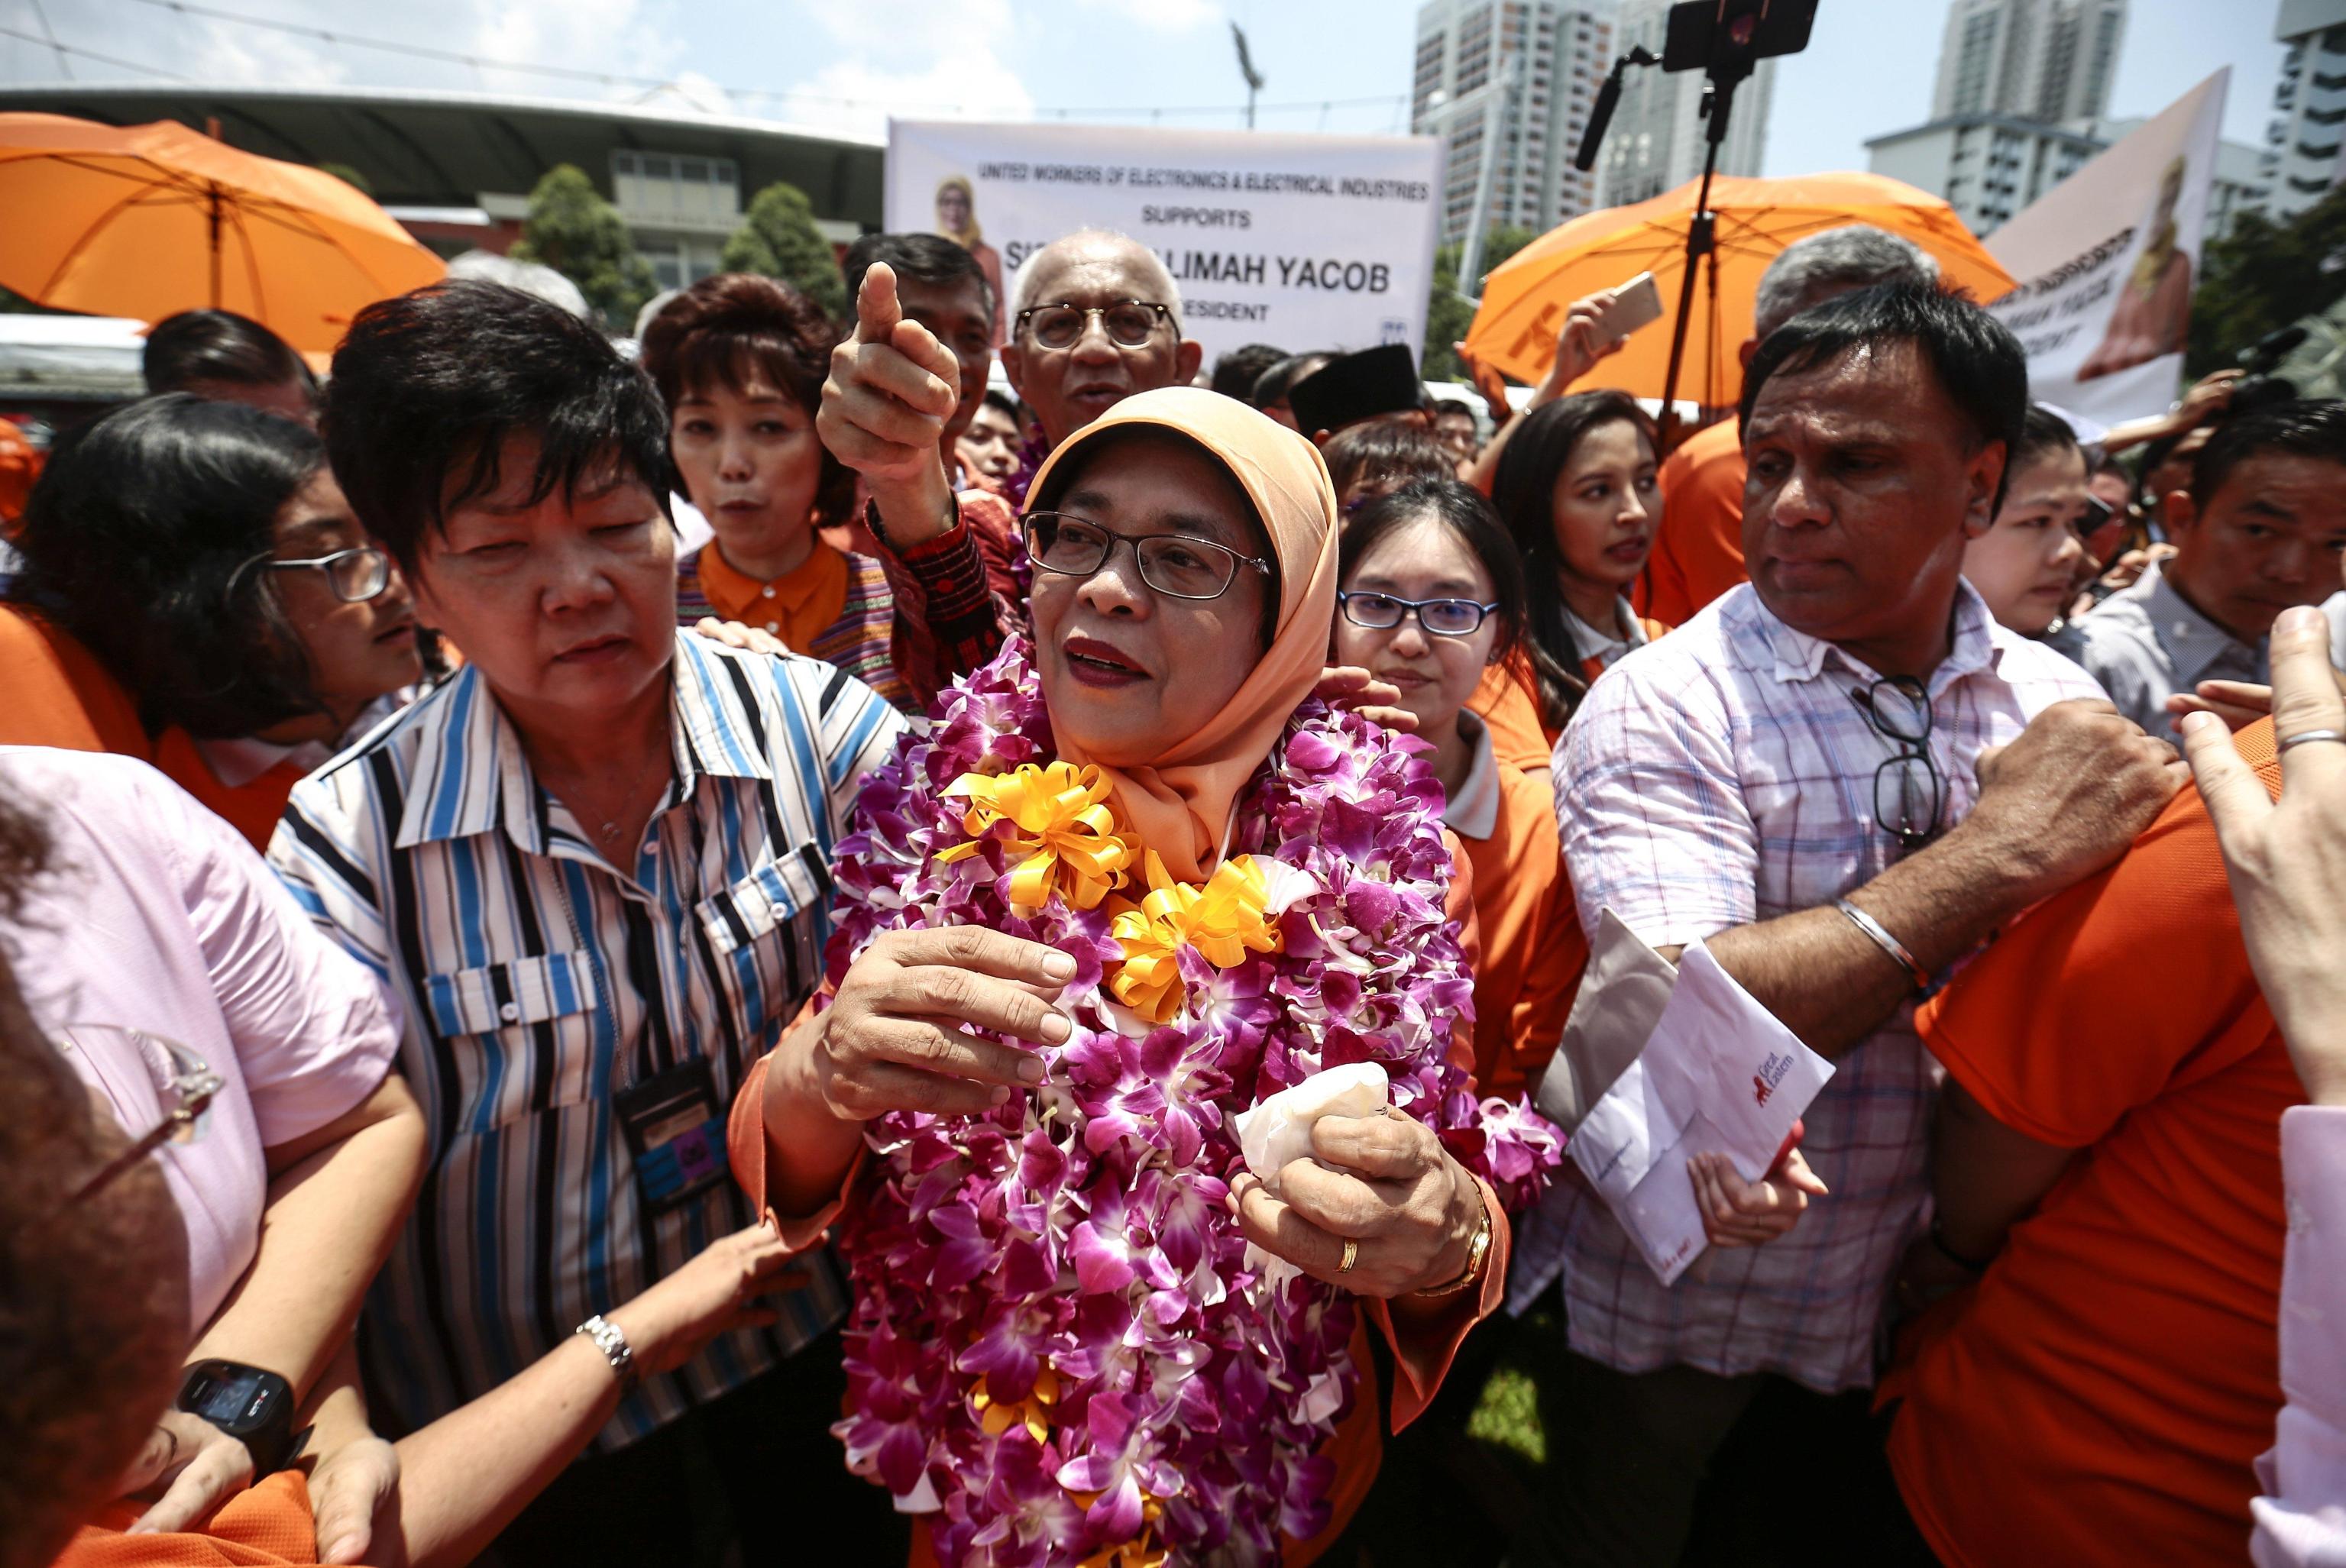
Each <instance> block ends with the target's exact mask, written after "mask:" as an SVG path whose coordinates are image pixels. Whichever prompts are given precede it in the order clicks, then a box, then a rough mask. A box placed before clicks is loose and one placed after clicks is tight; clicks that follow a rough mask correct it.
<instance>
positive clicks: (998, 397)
mask: <svg viewBox="0 0 2346 1568" xmlns="http://www.w3.org/2000/svg"><path fill="white" fill-rule="evenodd" d="M980 401H981V402H984V404H985V406H986V407H988V408H990V409H992V410H993V411H994V412H996V413H998V414H1001V415H1002V416H1003V417H1004V418H1005V419H1007V420H1009V421H1010V423H1012V424H1014V425H1016V426H1018V428H1020V429H1021V430H1024V429H1025V421H1024V420H1022V419H1020V418H1019V417H1018V400H1017V399H1016V398H1015V397H1012V396H1011V395H1010V394H1009V393H1008V392H1004V391H1002V390H1001V389H1000V388H998V387H988V388H986V389H985V396H984V398H983V399H981V400H980Z"/></svg>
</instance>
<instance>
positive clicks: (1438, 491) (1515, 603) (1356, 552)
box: [1336, 479, 1528, 664]
mask: <svg viewBox="0 0 2346 1568" xmlns="http://www.w3.org/2000/svg"><path fill="white" fill-rule="evenodd" d="M1428 517H1430V518H1432V519H1433V520H1434V521H1435V522H1437V523H1440V524H1442V525H1443V527H1444V528H1447V529H1448V530H1450V533H1451V535H1452V537H1454V538H1455V539H1456V540H1457V541H1458V542H1459V543H1460V544H1462V545H1465V546H1466V548H1467V549H1468V550H1469V551H1471V552H1473V554H1474V558H1475V559H1476V560H1477V561H1480V562H1481V563H1482V564H1483V571H1484V574H1485V575H1488V576H1489V577H1490V579H1491V597H1492V598H1493V599H1494V600H1496V601H1497V603H1498V606H1499V607H1498V608H1497V609H1495V610H1494V611H1492V612H1491V619H1492V621H1493V622H1494V623H1495V624H1496V625H1497V626H1498V628H1499V635H1498V640H1497V641H1496V642H1494V643H1493V644H1492V646H1491V660H1492V662H1493V663H1494V664H1495V663H1497V662H1498V661H1500V660H1501V659H1504V658H1505V657H1507V656H1509V655H1510V654H1512V653H1514V652H1515V650H1516V649H1517V648H1519V647H1523V646H1524V643H1525V639H1526V637H1527V636H1528V628H1527V621H1526V616H1527V596H1526V594H1525V587H1524V560H1523V553H1522V552H1521V551H1520V550H1518V549H1516V548H1515V540H1514V538H1512V537H1511V536H1510V535H1508V533H1507V525H1506V524H1504V523H1502V522H1500V521H1499V513H1498V509H1497V508H1496V507H1494V506H1493V505H1492V504H1491V503H1490V502H1489V501H1488V500H1486V499H1485V498H1484V495H1483V493H1482V492H1481V491H1479V490H1477V489H1475V488H1474V486H1473V485H1471V484H1464V483H1462V482H1460V481H1459V480H1456V479H1413V480H1411V481H1410V482H1409V483H1408V484H1404V485H1403V486H1402V487H1401V488H1400V489H1399V490H1396V491H1394V492H1393V493H1392V494H1390V495H1380V496H1378V497H1377V498H1376V499H1375V500H1374V501H1372V502H1370V503H1369V504H1367V505H1366V506H1364V507H1362V509H1361V513H1360V515H1359V516H1357V517H1355V518H1353V519H1352V521H1351V522H1350V523H1347V524H1345V525H1344V532H1343V535H1342V537H1341V539H1339V540H1338V541H1337V552H1338V554H1337V563H1338V571H1337V577H1336V580H1337V581H1338V582H1339V583H1349V582H1350V581H1352V574H1353V573H1354V572H1356V571H1358V570H1360V566H1361V563H1362V562H1363V561H1365V560H1367V559H1368V558H1369V556H1370V555H1372V554H1373V553H1374V552H1375V550H1376V547H1377V546H1378V545H1382V544H1383V543H1384V542H1385V540H1386V539H1388V538H1390V537H1391V536H1392V535H1393V534H1395V533H1397V532H1399V531H1400V530H1401V529H1403V528H1405V527H1407V526H1408V525H1409V524H1413V523H1415V522H1417V521H1419V520H1420V519H1421V518H1428Z"/></svg>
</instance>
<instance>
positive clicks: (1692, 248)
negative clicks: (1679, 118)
mask: <svg viewBox="0 0 2346 1568" xmlns="http://www.w3.org/2000/svg"><path fill="white" fill-rule="evenodd" d="M1745 68H1746V69H1747V70H1748V69H1749V66H1746V67H1745ZM1738 80H1739V76H1714V77H1712V78H1711V84H1710V106H1709V110H1708V113H1707V115H1706V118H1707V119H1708V121H1709V125H1708V127H1707V134H1706V136H1705V137H1704V142H1705V145H1704V148H1703V154H1702V188H1701V189H1700V191H1699V192H1698V194H1697V195H1696V197H1695V200H1694V208H1695V211H1694V220H1693V221H1692V222H1691V223H1689V224H1688V225H1687V243H1686V271H1685V273H1684V274H1683V275H1682V276H1681V277H1680V278H1679V279H1678V320H1677V321H1673V322H1671V323H1670V363H1669V369H1668V371H1666V372H1664V373H1663V376H1662V418H1661V427H1662V428H1661V433H1662V446H1663V449H1664V450H1665V451H1668V450H1669V449H1670V448H1672V447H1674V446H1676V445H1677V443H1678V371H1679V368H1680V367H1681V366H1682V365H1684V363H1685V362H1686V341H1687V327H1688V324H1689V321H1690V319H1691V318H1692V316H1693V313H1694V280H1695V272H1696V270H1698V268H1699V267H1700V266H1701V265H1702V259H1703V258H1704V257H1705V256H1709V255H1710V254H1711V251H1712V247H1713V245H1714V244H1715V242H1716V241H1715V240H1714V239H1713V236H1712V232H1711V230H1712V227H1713V224H1714V222H1715V219H1713V217H1712V215H1711V210H1710V181H1711V177H1712V176H1713V175H1714V174H1716V173H1717V172H1718V171H1719V143H1720V142H1722V141H1724V140H1726V139H1727V114H1728V109H1729V106H1730V105H1731V104H1732V103H1733V101H1734V98H1735V84H1736V82H1737V81H1738ZM1713 265H1714V266H1716V265H1717V263H1716V262H1715V261H1714V262H1713Z"/></svg>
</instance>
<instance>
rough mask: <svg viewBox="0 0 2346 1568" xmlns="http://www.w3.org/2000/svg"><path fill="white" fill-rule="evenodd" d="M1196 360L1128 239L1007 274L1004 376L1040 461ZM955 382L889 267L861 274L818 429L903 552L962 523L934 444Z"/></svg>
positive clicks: (1044, 258) (1060, 252) (886, 539)
mask: <svg viewBox="0 0 2346 1568" xmlns="http://www.w3.org/2000/svg"><path fill="white" fill-rule="evenodd" d="M1204 357H1205V350H1204V348H1203V347H1202V346H1201V345H1199V344H1198V343H1196V342H1194V341H1191V340H1189V339H1188V338H1187V337H1184V336H1183V335H1182V332H1181V291H1180V290H1179V289H1178V287H1176V286H1175V284H1174V282H1173V277H1172V274H1171V273H1169V272H1168V271H1167V270H1165V263H1164V262H1162V261H1161V260H1158V257H1157V253H1156V252H1155V251H1153V250H1151V249H1148V247H1147V246H1146V245H1143V244H1141V243H1140V242H1139V241H1138V240H1136V239H1126V238H1125V237H1124V236H1123V235H1121V234H1109V233H1105V232H1102V231H1100V230H1096V229H1083V230H1079V231H1078V232H1076V233H1074V234H1069V235H1066V236H1065V237H1063V238H1061V239H1056V240H1054V241H1052V242H1051V243H1050V244H1048V245H1046V246H1045V247H1044V248H1043V249H1041V250H1038V251H1036V252H1035V254H1034V255H1033V256H1032V257H1029V258H1028V259H1027V260H1026V262H1025V265H1024V266H1023V267H1021V268H1020V269H1019V272H1018V297H1017V302H1016V307H1015V311H1013V313H1012V315H1011V319H1010V341H1008V342H1007V343H1005V345H1004V346H1003V349H1002V368H1003V369H1004V370H1005V371H1006V372H1008V373H1009V376H1010V384H1011V385H1012V386H1013V387H1014V388H1015V389H1016V390H1017V392H1018V395H1019V396H1020V397H1021V398H1022V399H1024V400H1025V402H1026V404H1027V406H1028V407H1030V408H1032V409H1033V410H1034V411H1035V423H1037V424H1038V425H1040V426H1041V429H1042V436H1043V444H1044V448H1045V452H1046V453H1047V452H1049V451H1053V450H1056V448H1057V447H1058V445H1059V443H1061V442H1063V441H1065V440H1066V439H1067V437H1068V436H1070V435H1073V434H1074V433H1076V431H1078V430H1081V429H1082V428H1083V427H1084V426H1086V425H1087V424H1089V423H1091V422H1092V421H1094V420H1096V419H1097V418H1098V417H1099V416H1100V415H1101V414H1103V413H1106V412H1107V411H1108V410H1109V409H1111V408H1113V407H1114V406H1116V404H1117V403H1118V402H1122V401H1123V400H1124V399H1126V398H1128V397H1130V396H1132V395H1133V394H1134V393H1135V392H1151V391H1154V390H1155V389H1157V388H1158V387H1169V386H1187V385H1188V384H1189V382H1191V381H1192V380H1194V379H1195V378H1196V376H1197V374H1198V367H1199V364H1200V363H1202V362H1203V361H1204ZM960 374H961V369H960V367H959V366H958V365H957V364H956V363H955V361H954V355H953V353H952V352H951V351H950V350H948V349H947V348H945V347H944V346H943V344H941V343H940V342H938V341H937V340H936V338H935V337H934V336H933V334H931V333H930V332H929V331H927V330H926V329H925V328H923V326H922V325H921V324H920V323H918V322H916V321H911V320H909V319H907V317H906V315H905V312H904V311H903V309H902V308H901V307H900V306H899V304H898V302H897V284H896V278H895V274H894V272H893V270H891V269H887V268H884V267H878V266H875V267H873V268H872V269H870V270H868V271H866V273H865V274H864V281H863V284H862V287H861V288H859V289H858V290H857V293H856V331H855V334H854V336H853V337H852V339H850V340H849V341H847V342H845V343H843V344H841V346H840V348H839V349H838V350H837V351H835V352H834V353H833V354H832V356H831V380H830V382H828V383H826V384H825V386H824V388H823V412H822V415H821V419H820V420H819V421H818V423H817V428H819V429H820V430H821V433H822V439H823V443H824V444H825V445H826V446H829V447H830V448H831V451H832V452H833V453H837V454H838V456H839V459H840V461H841V462H842V463H846V464H847V465H848V466H849V467H850V468H852V469H854V470H855V471H856V472H857V473H861V474H862V476H863V479H864V482H865V484H866V485H867V486H868V488H869V489H870V491H871V494H872V507H873V510H874V511H875V512H876V513H877V514H878V516H877V519H875V520H873V532H874V534H875V535H878V536H879V538H880V540H881V542H882V544H883V545H885V546H886V547H887V548H889V549H891V550H893V551H895V552H897V553H899V554H901V555H908V556H909V555H911V553H913V552H914V551H917V550H918V549H920V547H921V546H923V545H928V544H929V543H930V541H932V540H935V539H939V538H943V537H948V536H951V535H953V534H954V532H955V531H956V530H957V529H958V527H959V526H960V525H961V524H962V523H963V522H964V516H963V513H962V511H961V510H960V509H959V508H958V507H957V506H956V505H955V504H954V496H953V492H952V489H951V486H950V484H949V482H948V479H947V476H946V473H945V465H944V463H943V459H942V458H941V457H939V456H938V454H937V453H936V451H935V444H936V442H935V436H934V433H933V432H934V430H935V429H936V428H937V427H938V422H940V421H943V420H949V419H950V418H951V417H952V415H953V414H954V412H955V410H956V408H957V406H958V403H959V401H960V393H961V390H962V389H961V387H960V382H959V378H960ZM1013 483H1014V484H1015V485H1016V486H1018V487H1019V488H1018V491H1017V493H1016V494H1013V495H1012V496H1011V500H1012V501H1013V502H1014V503H1020V502H1023V501H1024V500H1025V495H1024V489H1023V486H1024V483H1025V482H1024V480H1023V479H1020V478H1018V477H1017V476H1015V475H1014V478H1013Z"/></svg>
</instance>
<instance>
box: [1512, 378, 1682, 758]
mask: <svg viewBox="0 0 2346 1568" xmlns="http://www.w3.org/2000/svg"><path fill="white" fill-rule="evenodd" d="M1655 473H1656V463H1655V454H1654V422H1653V421H1652V420H1651V419H1649V418H1647V416H1646V412H1645V411H1644V410H1643V409H1641V408H1639V407H1638V406H1637V400H1635V399H1634V398H1632V397H1630V396H1629V395H1628V394H1627V392H1575V393H1573V394H1572V395H1571V396H1569V397H1561V398H1557V399H1556V401H1555V402H1546V403H1542V404H1541V405H1540V406H1539V407H1538V408H1535V409H1534V410H1533V411H1532V412H1530V413H1528V414H1525V416H1524V420H1523V426H1522V428H1521V429H1519V430H1517V431H1516V432H1515V434H1514V439H1512V440H1511V441H1509V442H1508V443H1507V448H1506V451H1505V453H1504V454H1502V456H1501V457H1500V459H1499V469H1498V475H1497V477H1496V479H1495V480H1494V483H1493V485H1492V492H1491V498H1492V500H1493V502H1494V504H1496V505H1497V506H1498V509H1499V515H1500V517H1501V518H1502V519H1504V520H1505V524H1506V526H1507V531H1508V532H1509V533H1510V534H1512V535H1514V536H1515V544H1516V546H1517V548H1518V549H1519V550H1520V551H1521V553H1522V555H1523V561H1524V572H1525V593H1526V598H1527V606H1528V609H1527V626H1526V631H1527V634H1528V635H1527V636H1526V637H1525V641H1524V643H1523V645H1522V647H1520V648H1519V649H1518V650H1517V652H1516V654H1515V655H1513V656H1511V657H1509V658H1508V659H1507V660H1506V661H1505V662H1504V663H1503V664H1501V665H1498V666H1494V667H1493V668H1492V670H1491V672H1490V673H1489V674H1488V675H1487V676H1486V677H1484V681H1483V684H1482V685H1481V686H1480V687H1477V688H1476V690H1475V693H1474V697H1473V699H1472V700H1471V701H1470V702H1469V703H1468V704H1467V706H1468V707H1470V708H1473V709H1474V711H1475V712H1476V713H1479V714H1481V715H1483V717H1484V719H1485V720H1486V722H1488V724H1489V725H1490V727H1491V730H1492V737H1493V744H1494V745H1495V746H1496V747H1497V748H1498V752H1499V757H1500V759H1501V760H1502V761H1506V762H1512V763H1513V764H1515V766H1516V767H1519V768H1533V769H1545V768H1546V767H1547V765H1548V756H1549V753H1550V751H1551V750H1552V748H1554V747H1555V745H1556V739H1557V738H1558V737H1559V736H1561V735H1562V734H1563V733H1564V725H1565V721H1566V719H1567V718H1570V717H1571V714H1572V709H1573V708H1574V707H1575V706H1576V705H1577V704H1578V702H1579V700H1580V694H1581V693H1582V692H1584V691H1586V690H1587V689H1588V683H1589V682H1590V681H1593V680H1595V679H1596V677H1598V676H1600V675H1602V674H1604V673H1605V671H1606V670H1607V669H1608V668H1610V667H1612V666H1613V664H1614V663H1615V662H1616V661H1617V660H1618V659H1619V658H1620V657H1622V656H1623V655H1625V654H1627V652H1628V651H1629V650H1630V649H1631V648H1633V647H1637V646H1638V645H1639V644H1641V643H1644V642H1647V641H1648V640H1650V639H1651V638H1654V637H1658V636H1661V635H1662V633H1664V632H1666V631H1668V630H1669V628H1668V626H1664V625H1662V624H1661V623H1659V622H1658V621H1647V620H1640V619H1639V618H1638V616H1637V613H1636V612H1635V611H1633V610H1632V609H1630V607H1629V601H1628V599H1627V597H1626V595H1627V593H1628V591H1629V588H1630V585H1632V584H1634V583H1636V582H1637V577H1638V575H1639V574H1641V573H1642V572H1644V571H1645V569H1646V557H1647V556H1648V555H1651V554H1653V549H1654V531H1655V528H1656V527H1657V526H1658V524H1659V523H1660V521H1661V515H1662V496H1661V491H1660V489H1659V488H1658V485H1657V484H1656V480H1655Z"/></svg>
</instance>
